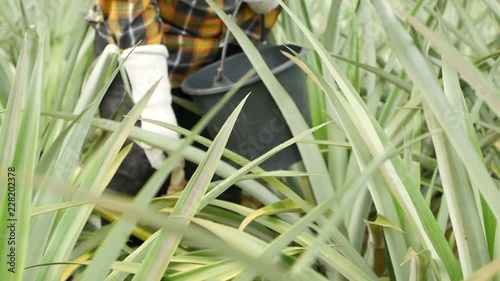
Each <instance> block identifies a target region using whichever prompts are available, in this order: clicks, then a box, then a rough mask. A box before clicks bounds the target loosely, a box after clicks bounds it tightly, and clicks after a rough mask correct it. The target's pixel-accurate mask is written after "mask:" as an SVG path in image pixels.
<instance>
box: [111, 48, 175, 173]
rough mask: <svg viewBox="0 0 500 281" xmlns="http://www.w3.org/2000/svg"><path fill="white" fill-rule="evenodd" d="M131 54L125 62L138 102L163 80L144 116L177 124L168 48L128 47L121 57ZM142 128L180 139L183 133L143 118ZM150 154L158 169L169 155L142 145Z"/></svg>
mask: <svg viewBox="0 0 500 281" xmlns="http://www.w3.org/2000/svg"><path fill="white" fill-rule="evenodd" d="M128 54H130V55H129V56H128V58H127V60H126V61H125V63H124V68H125V71H126V72H127V76H128V79H129V81H130V85H131V88H132V89H131V90H132V100H133V101H134V103H137V102H139V100H140V99H141V98H142V97H143V96H144V95H145V94H146V92H147V91H148V90H149V89H150V88H151V86H153V84H154V83H155V82H156V81H158V79H160V78H162V79H161V80H160V83H159V84H158V87H157V88H156V90H155V92H154V93H153V95H152V96H151V99H150V100H149V102H148V104H147V105H146V107H145V108H144V110H143V111H142V114H141V117H142V118H148V119H154V120H157V121H161V122H165V123H169V124H173V125H177V119H176V118H175V114H174V111H173V109H172V94H171V92H170V81H169V80H168V75H167V73H168V71H167V70H168V66H167V58H168V50H167V48H166V47H165V46H164V45H144V46H138V47H136V48H135V49H134V50H133V52H132V48H129V49H126V50H125V51H124V52H123V53H122V55H121V56H120V58H121V59H122V60H123V59H125V58H126V57H127V55H128ZM141 128H143V129H144V130H148V131H150V132H154V133H158V134H160V135H162V136H165V137H169V138H174V139H179V135H178V134H177V133H176V132H174V131H172V130H169V129H166V128H163V127H161V126H158V125H155V124H152V123H149V122H145V121H141ZM139 145H140V146H141V147H142V148H143V149H144V152H145V153H146V157H147V158H148V160H149V163H151V166H152V167H153V168H155V169H158V168H159V167H160V166H161V164H162V163H163V162H164V161H165V159H166V157H165V155H164V153H163V151H162V150H160V149H156V148H152V147H151V146H149V145H147V144H145V143H140V144H139Z"/></svg>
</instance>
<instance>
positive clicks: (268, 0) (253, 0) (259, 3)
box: [243, 0, 279, 14]
mask: <svg viewBox="0 0 500 281" xmlns="http://www.w3.org/2000/svg"><path fill="white" fill-rule="evenodd" d="M243 2H246V3H247V4H248V6H249V7H250V9H252V11H254V12H255V13H257V14H267V13H269V12H270V11H272V10H274V9H276V7H278V5H279V0H243Z"/></svg>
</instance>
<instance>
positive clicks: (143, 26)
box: [86, 0, 163, 49]
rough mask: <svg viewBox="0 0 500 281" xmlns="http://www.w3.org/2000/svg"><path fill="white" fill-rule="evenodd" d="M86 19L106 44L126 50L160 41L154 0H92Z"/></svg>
mask: <svg viewBox="0 0 500 281" xmlns="http://www.w3.org/2000/svg"><path fill="white" fill-rule="evenodd" d="M86 20H87V21H88V22H89V23H90V24H91V25H93V26H94V28H95V29H96V32H97V34H98V35H99V36H101V37H103V38H104V39H105V40H106V41H107V42H108V43H114V44H116V45H118V47H119V48H120V49H126V48H130V47H133V46H135V45H136V44H138V43H139V42H140V45H147V44H160V43H161V42H162V36H163V32H162V20H161V18H160V13H159V9H158V4H157V1H155V0H95V5H94V6H93V7H92V8H91V10H90V13H89V14H88V16H87V17H86Z"/></svg>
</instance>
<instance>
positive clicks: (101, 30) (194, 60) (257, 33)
mask: <svg viewBox="0 0 500 281" xmlns="http://www.w3.org/2000/svg"><path fill="white" fill-rule="evenodd" d="M238 1H239V0H215V2H216V4H217V5H218V6H219V7H221V8H222V9H223V10H224V11H225V12H226V13H228V14H232V13H233V11H234V10H235V8H236V6H237V2H238ZM278 15H279V9H276V10H274V11H271V12H270V13H268V14H266V15H265V17H264V19H265V20H264V23H263V22H262V18H261V16H260V15H258V14H256V13H254V12H253V11H252V10H251V9H250V8H249V7H248V6H247V5H246V4H243V5H242V6H241V8H240V10H239V11H238V13H237V16H236V23H237V24H238V25H239V26H240V27H241V28H242V29H243V30H244V31H245V33H246V34H247V36H249V38H250V39H251V40H252V41H254V42H257V41H258V40H259V39H260V37H261V29H262V24H264V27H265V30H266V32H268V31H269V30H270V29H271V28H272V26H273V25H274V23H275V22H276V20H277V18H278ZM86 19H87V21H88V22H89V23H90V24H92V25H93V26H94V27H95V29H96V31H97V34H98V35H99V36H101V37H103V38H105V39H106V40H107V41H108V42H109V43H115V44H117V45H118V47H120V49H126V48H129V47H132V46H134V45H136V44H137V43H139V42H141V44H160V43H162V44H164V45H165V46H167V49H168V51H169V58H168V66H169V76H170V82H171V84H172V86H173V87H178V86H179V85H180V83H181V82H182V80H183V79H185V78H186V77H187V76H188V75H189V74H191V73H193V72H195V71H196V70H198V69H200V68H201V67H203V66H204V65H205V64H207V63H208V62H211V61H212V60H213V59H214V58H215V56H216V55H217V52H218V50H219V47H220V45H221V41H222V39H223V38H222V37H223V35H224V33H225V26H224V23H223V22H222V20H220V19H219V17H218V16H217V14H216V13H215V12H214V11H213V10H212V9H211V8H210V6H209V5H208V4H207V3H206V2H205V0H158V1H155V0H96V5H95V6H94V7H92V9H91V11H90V13H89V15H88V16H87V18H86Z"/></svg>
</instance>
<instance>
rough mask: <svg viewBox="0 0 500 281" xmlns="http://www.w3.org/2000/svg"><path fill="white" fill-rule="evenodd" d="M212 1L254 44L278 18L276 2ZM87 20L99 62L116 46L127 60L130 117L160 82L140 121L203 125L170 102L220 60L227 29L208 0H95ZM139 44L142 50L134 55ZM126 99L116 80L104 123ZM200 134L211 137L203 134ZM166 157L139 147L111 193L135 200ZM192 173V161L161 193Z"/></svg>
mask: <svg viewBox="0 0 500 281" xmlns="http://www.w3.org/2000/svg"><path fill="white" fill-rule="evenodd" d="M240 1H242V2H243V3H240ZM214 2H215V3H216V4H217V5H218V6H219V7H220V8H222V9H223V10H224V11H225V12H226V13H228V14H233V12H235V11H236V14H235V15H236V16H235V20H236V23H237V24H238V25H239V26H240V27H241V28H242V29H243V30H244V31H245V33H246V34H247V35H248V36H249V38H250V39H251V40H252V41H254V42H257V41H259V40H261V39H262V38H261V36H262V35H263V34H267V33H268V32H267V31H269V30H270V29H271V28H272V26H273V25H274V23H275V22H276V19H277V17H278V14H279V8H278V0H214ZM262 15H263V16H262ZM86 19H87V21H88V22H89V23H90V24H91V25H92V26H93V27H94V28H95V30H96V39H95V48H94V56H96V57H97V56H98V55H99V54H100V53H101V52H102V51H103V50H104V48H105V46H106V45H107V44H116V45H117V46H118V47H119V48H120V50H121V51H122V55H121V58H122V59H123V58H125V57H127V56H128V58H127V60H126V61H125V63H124V69H125V71H126V73H127V76H128V80H129V82H130V86H131V92H132V93H131V94H132V97H131V98H132V99H131V101H129V102H128V104H126V108H125V110H126V111H128V110H130V108H131V107H132V106H133V103H137V102H138V101H139V100H140V99H141V98H142V97H143V96H144V95H145V93H146V92H147V90H148V89H149V88H150V87H151V86H152V85H153V83H154V82H156V81H157V80H158V79H160V78H163V79H161V80H160V83H159V85H158V87H157V88H156V90H155V92H154V93H153V95H152V97H151V99H150V101H149V103H148V104H147V105H146V108H145V109H144V111H143V112H142V115H141V117H142V118H148V119H154V120H157V121H161V122H166V123H169V124H173V125H179V126H181V127H184V128H186V129H191V128H192V127H193V126H194V125H195V124H196V123H197V122H198V120H199V119H200V117H199V116H197V115H195V114H193V113H191V112H190V111H188V110H186V109H184V108H183V107H181V106H178V105H176V104H174V103H172V96H177V97H179V98H183V99H187V100H190V99H191V98H190V97H189V96H188V95H186V94H184V93H183V92H182V90H181V89H180V85H181V82H182V81H183V80H184V79H185V78H186V77H187V76H188V75H190V74H191V73H193V72H195V71H197V70H198V69H200V68H201V67H203V66H205V65H207V64H210V63H212V62H214V61H216V60H218V59H219V58H220V53H221V52H220V48H221V44H222V40H223V37H224V33H225V26H224V23H223V22H222V20H221V19H219V17H218V16H217V14H216V13H215V12H214V11H213V10H212V9H211V8H210V6H209V5H208V4H207V3H206V1H205V0H158V1H154V0H96V3H95V5H94V6H93V7H92V9H91V11H90V13H89V15H88V16H87V18H86ZM263 31H264V32H263ZM137 44H139V46H137V47H136V48H135V49H134V50H133V51H132V47H134V46H135V45H137ZM239 51H240V49H239V47H237V46H236V45H232V46H231V47H230V48H229V52H228V53H229V54H231V53H233V54H234V53H237V52H239ZM124 93H125V87H124V85H123V81H122V80H121V78H120V77H117V78H116V79H115V81H113V83H112V85H111V87H110V89H109V90H108V93H107V94H106V96H105V97H104V99H103V101H102V103H101V105H100V108H99V110H100V114H101V116H102V117H103V118H112V117H113V116H114V115H115V113H116V112H117V110H118V108H119V106H120V104H121V102H122V99H123V96H124ZM124 113H126V112H124ZM140 123H141V124H140V126H141V127H142V128H143V129H145V130H148V131H151V132H155V133H157V134H160V135H162V136H165V137H168V138H179V136H178V135H177V133H175V132H173V131H171V130H168V129H165V128H163V127H161V126H157V125H154V124H151V123H148V122H140ZM202 135H204V136H205V137H208V133H207V132H206V131H205V132H203V133H202ZM128 142H130V141H128ZM165 157H166V156H165V155H164V153H163V151H161V150H159V149H156V148H152V147H149V146H147V145H145V144H140V145H137V144H134V146H133V148H132V150H131V151H130V153H129V155H128V156H127V157H126V158H125V160H124V161H123V163H122V165H121V166H120V168H119V169H118V171H117V173H116V174H115V176H114V177H113V179H112V180H111V182H110V184H109V186H108V188H110V189H111V190H115V191H118V192H122V193H126V194H129V195H135V194H137V193H138V191H139V189H140V188H141V187H142V186H143V185H144V183H145V182H146V181H147V180H148V179H149V177H150V176H151V175H152V173H153V172H154V171H155V169H157V168H159V167H160V166H161V164H162V163H163V162H164V161H165V159H166V158H165ZM195 169H196V166H195V165H194V164H192V163H186V165H185V167H180V168H179V170H178V171H177V172H176V173H174V174H176V176H171V181H172V183H170V182H169V181H167V183H165V184H164V187H163V188H162V191H161V192H162V193H163V194H164V193H165V190H166V188H167V187H168V185H170V184H172V185H174V186H178V185H182V179H183V178H184V177H179V175H182V174H183V173H182V170H185V175H186V177H187V178H189V177H190V176H191V175H192V174H193V173H194V170H195ZM179 178H181V179H179ZM220 198H221V199H224V200H229V201H232V202H239V201H240V200H241V191H240V190H239V189H238V188H235V187H231V188H230V189H229V190H228V191H227V192H226V193H225V194H223V195H221V197H220Z"/></svg>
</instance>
